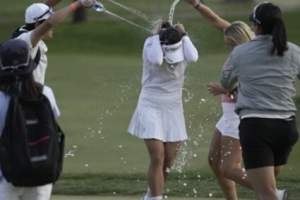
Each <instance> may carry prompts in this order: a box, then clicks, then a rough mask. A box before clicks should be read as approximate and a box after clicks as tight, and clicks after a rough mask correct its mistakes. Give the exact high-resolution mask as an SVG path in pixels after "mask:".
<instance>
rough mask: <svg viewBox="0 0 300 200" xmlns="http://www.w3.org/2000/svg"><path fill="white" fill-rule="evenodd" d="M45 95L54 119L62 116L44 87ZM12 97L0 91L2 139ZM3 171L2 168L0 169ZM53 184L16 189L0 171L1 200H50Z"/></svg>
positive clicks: (49, 89)
mask: <svg viewBox="0 0 300 200" xmlns="http://www.w3.org/2000/svg"><path fill="white" fill-rule="evenodd" d="M43 94H44V95H45V96H46V97H47V98H48V99H49V102H50V104H51V107H52V111H53V114H54V117H55V118H57V117H58V116H59V115H60V112H59V109H58V107H57V104H56V101H55V97H54V94H53V92H52V89H51V88H49V87H47V86H44V89H43ZM9 100H10V96H8V95H5V94H4V93H3V92H1V91H0V105H1V106H0V137H1V134H2V131H3V129H4V126H5V119H6V115H7V110H8V106H9ZM0 169H1V168H0ZM51 190H52V184H47V185H45V186H39V187H14V186H13V185H12V184H11V183H7V181H6V180H5V178H4V177H3V176H2V173H1V170H0V199H1V200H20V196H22V200H33V199H34V200H48V199H50V195H51Z"/></svg>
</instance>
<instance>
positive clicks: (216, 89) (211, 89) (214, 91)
mask: <svg viewBox="0 0 300 200" xmlns="http://www.w3.org/2000/svg"><path fill="white" fill-rule="evenodd" d="M205 87H206V88H207V91H208V93H209V94H211V95H213V96H217V95H219V94H226V93H227V90H225V89H224V88H223V87H222V85H221V84H220V83H217V82H215V83H208V84H205Z"/></svg>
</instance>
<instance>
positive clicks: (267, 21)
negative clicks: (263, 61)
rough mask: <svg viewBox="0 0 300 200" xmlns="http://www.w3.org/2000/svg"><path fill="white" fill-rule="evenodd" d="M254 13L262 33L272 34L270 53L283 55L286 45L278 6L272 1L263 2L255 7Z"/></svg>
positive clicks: (284, 31)
mask: <svg viewBox="0 0 300 200" xmlns="http://www.w3.org/2000/svg"><path fill="white" fill-rule="evenodd" d="M255 15H256V18H257V19H258V20H259V21H260V22H261V23H260V24H258V23H256V24H257V25H258V26H260V27H261V29H262V34H263V35H272V36H273V43H274V46H273V49H272V51H271V53H272V54H275V53H276V54H277V55H278V56H283V54H284V52H285V51H287V50H288V47H287V34H286V28H285V25H284V22H283V20H282V16H281V10H280V8H279V7H278V6H276V5H274V4H272V3H263V4H261V5H260V6H258V8H257V9H256V12H255Z"/></svg>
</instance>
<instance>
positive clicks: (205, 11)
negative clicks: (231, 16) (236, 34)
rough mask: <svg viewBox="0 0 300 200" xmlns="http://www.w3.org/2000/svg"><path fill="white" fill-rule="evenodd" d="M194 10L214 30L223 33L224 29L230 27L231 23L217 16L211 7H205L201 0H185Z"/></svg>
mask: <svg viewBox="0 0 300 200" xmlns="http://www.w3.org/2000/svg"><path fill="white" fill-rule="evenodd" d="M184 1H185V2H187V3H188V4H190V5H191V6H193V8H194V9H196V10H197V11H198V12H199V13H200V14H201V15H202V16H203V17H204V18H205V19H206V20H207V21H208V22H209V23H210V24H211V25H212V26H213V27H214V28H216V29H217V30H219V31H221V32H222V33H223V31H224V29H226V28H227V27H228V26H230V23H229V22H228V21H226V20H224V19H223V18H221V17H220V16H219V15H217V14H216V13H215V12H214V11H212V10H211V9H210V8H209V7H207V6H206V5H204V4H203V3H202V1H201V0H184Z"/></svg>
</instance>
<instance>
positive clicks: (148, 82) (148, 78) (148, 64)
mask: <svg viewBox="0 0 300 200" xmlns="http://www.w3.org/2000/svg"><path fill="white" fill-rule="evenodd" d="M182 43H183V51H184V57H185V61H182V62H179V63H176V64H173V65H170V64H167V63H166V62H165V61H164V55H163V50H162V47H161V45H160V41H159V36H158V35H155V36H152V37H149V38H147V40H146V41H145V44H144V49H143V76H142V86H143V88H145V89H148V90H152V91H156V92H174V91H178V90H181V89H182V87H183V82H184V71H185V68H186V66H187V63H191V62H196V61H197V60H198V51H197V49H196V48H195V47H194V45H193V43H192V42H191V40H190V38H189V37H188V36H184V37H183V38H182Z"/></svg>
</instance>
